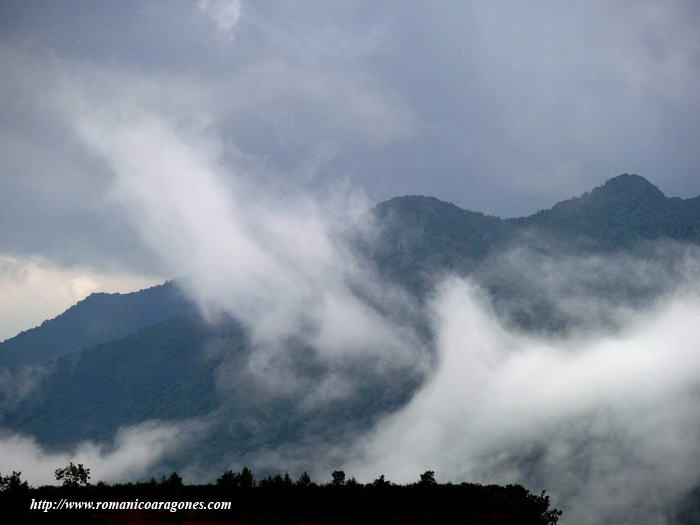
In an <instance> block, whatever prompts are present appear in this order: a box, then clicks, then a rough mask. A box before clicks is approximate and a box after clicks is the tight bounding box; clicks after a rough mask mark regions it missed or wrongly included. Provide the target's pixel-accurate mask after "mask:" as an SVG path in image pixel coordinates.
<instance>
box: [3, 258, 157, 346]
mask: <svg viewBox="0 0 700 525" xmlns="http://www.w3.org/2000/svg"><path fill="white" fill-rule="evenodd" d="M160 282H162V279H157V278H154V277H145V276H140V275H134V274H130V273H126V272H119V271H114V272H109V271H97V270H94V269H90V268H63V267H61V266H58V265H55V264H52V263H51V262H49V261H47V260H44V259H41V258H36V257H11V256H8V255H0V297H1V298H2V300H0V340H3V339H7V338H9V337H12V336H14V335H16V334H17V333H18V332H20V331H21V330H27V329H29V328H33V327H34V326H37V325H38V324H40V323H41V322H42V321H44V320H46V319H50V318H52V317H55V316H57V315H58V314H60V313H62V312H63V311H65V310H66V309H67V308H68V307H70V306H72V305H74V304H75V303H77V302H78V301H80V300H81V299H84V298H85V297H87V296H88V295H90V294H91V293H93V292H111V293H114V292H132V291H134V290H139V289H141V288H147V287H149V286H153V285H155V284H158V283H160Z"/></svg>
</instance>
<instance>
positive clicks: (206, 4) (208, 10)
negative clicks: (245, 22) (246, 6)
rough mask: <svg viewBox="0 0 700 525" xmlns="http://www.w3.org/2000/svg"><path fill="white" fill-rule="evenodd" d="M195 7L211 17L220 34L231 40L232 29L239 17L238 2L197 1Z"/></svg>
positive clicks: (230, 0) (231, 0) (239, 7)
mask: <svg viewBox="0 0 700 525" xmlns="http://www.w3.org/2000/svg"><path fill="white" fill-rule="evenodd" d="M197 6H198V7H199V9H200V11H202V12H203V13H205V14H206V15H208V16H210V17H211V19H212V21H213V22H214V24H215V25H216V27H217V29H218V30H219V31H220V32H221V33H223V34H225V35H226V36H228V37H229V38H233V35H234V29H235V27H236V25H237V24H238V20H239V18H240V17H241V2H240V0H199V2H198V3H197Z"/></svg>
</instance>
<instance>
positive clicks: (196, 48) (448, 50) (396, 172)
mask: <svg viewBox="0 0 700 525" xmlns="http://www.w3.org/2000/svg"><path fill="white" fill-rule="evenodd" d="M0 10H1V11H0V45H2V53H0V58H1V59H2V60H3V70H4V72H5V74H4V75H3V80H2V82H1V84H0V86H1V89H2V92H3V97H2V102H0V113H1V114H2V117H3V124H2V129H1V130H0V133H1V134H2V146H3V150H4V151H3V156H4V158H5V162H4V166H3V171H2V175H1V176H2V179H3V192H2V196H0V199H1V200H2V202H1V204H2V206H0V209H2V210H3V212H2V213H3V216H2V219H3V220H2V221H1V222H0V224H2V226H1V228H2V231H1V233H0V235H1V236H2V239H3V250H4V251H6V252H12V253H40V254H42V255H46V256H49V257H51V258H52V259H57V260H62V261H66V262H68V263H71V262H74V261H75V260H76V259H77V258H78V256H76V255H75V254H77V253H79V254H80V255H79V258H80V259H81V260H83V261H85V259H86V258H89V259H91V260H93V261H94V263H95V264H107V263H108V262H109V263H110V264H115V265H122V266H128V267H131V268H133V269H136V270H139V271H141V270H143V269H144V268H146V267H147V266H148V265H149V264H150V265H152V264H154V262H153V261H152V260H151V259H149V256H148V255H144V254H145V253H146V250H145V249H144V247H143V246H142V245H141V244H140V242H139V241H138V240H137V238H136V237H135V235H134V232H133V229H132V227H131V226H130V225H129V224H128V223H127V222H125V221H124V220H123V215H124V213H123V211H124V210H123V209H122V207H123V203H122V204H121V205H120V204H118V203H114V202H112V201H110V200H109V198H108V194H109V187H110V183H111V173H110V172H109V169H107V168H106V167H105V166H104V165H102V164H101V163H100V162H99V161H97V160H95V159H94V158H93V156H92V154H91V153H90V152H89V151H85V148H84V147H83V146H81V145H80V144H76V143H75V141H74V138H73V137H72V136H71V131H70V130H69V129H66V126H65V123H64V122H60V119H57V117H56V116H55V115H54V114H53V113H52V111H51V109H50V108H49V107H47V105H46V104H45V102H46V100H47V99H49V98H50V97H51V94H52V92H53V91H54V87H55V83H56V82H57V80H56V76H57V75H59V76H60V75H61V74H64V75H66V74H68V75H70V76H73V77H74V78H73V81H74V82H75V83H76V84H84V85H88V86H89V85H90V84H91V83H92V76H93V75H94V74H101V73H104V72H111V73H112V74H113V76H114V78H116V79H119V78H120V72H126V73H125V74H124V75H123V76H122V78H123V79H126V78H131V77H136V78H146V79H147V81H149V82H151V83H152V84H154V85H155V86H157V87H156V88H154V89H160V90H161V91H162V92H163V93H164V94H166V93H167V92H168V91H169V90H170V89H171V86H173V85H178V84H179V83H181V82H182V81H186V82H190V83H192V84H197V85H199V88H198V89H202V90H204V91H207V95H206V97H205V98H206V103H205V104H202V106H201V107H200V106H197V104H191V105H188V106H187V111H189V112H190V113H201V114H202V115H204V116H205V117H206V118H207V119H209V120H210V122H209V128H208V130H209V132H210V133H212V134H215V135H216V136H217V137H218V140H220V142H221V149H222V153H221V155H222V158H223V159H224V161H225V162H227V163H228V164H229V167H230V168H235V169H237V170H238V171H244V172H245V176H247V177H250V178H253V179H255V178H257V179H263V180H265V181H267V182H268V183H271V186H272V187H273V188H274V187H280V186H283V185H291V186H297V187H302V188H304V189H305V190H309V191H315V190H316V189H317V188H318V187H327V186H328V185H332V184H335V183H337V182H338V181H345V180H349V181H351V183H352V184H354V185H356V186H358V187H361V188H364V189H365V190H366V191H367V193H368V194H369V196H370V200H372V201H377V200H381V199H384V198H388V197H391V196H394V195H398V194H408V193H420V194H432V195H436V196H438V197H440V198H443V199H447V200H450V201H453V202H456V203H457V204H459V205H462V206H464V207H467V208H470V209H476V210H480V211H484V212H487V213H492V214H498V215H505V216H512V215H521V214H526V213H531V212H533V211H535V210H536V209H539V208H543V207H546V206H549V205H551V204H552V203H553V202H555V201H556V200H558V199H561V198H566V197H569V196H571V195H573V194H578V193H581V192H583V191H585V190H587V189H590V187H592V186H594V185H596V184H599V183H600V182H602V181H603V180H605V179H607V178H609V177H611V176H614V175H616V174H618V173H620V172H637V173H640V174H642V175H645V176H647V177H648V178H649V179H651V180H652V181H654V182H655V183H656V184H658V185H659V186H660V187H661V189H662V190H664V191H665V192H666V193H667V194H669V195H680V196H693V195H695V194H697V193H698V191H699V189H700V188H699V187H698V185H697V182H696V180H697V172H698V166H699V165H700V154H698V153H697V151H698V149H697V147H695V141H696V137H697V136H698V134H699V132H700V100H699V97H698V96H697V94H696V92H697V89H695V87H696V86H697V85H698V84H699V82H698V81H699V80H700V60H699V58H698V57H699V56H700V55H699V45H700V37H699V36H698V34H697V31H695V28H696V27H697V21H698V20H699V19H700V16H699V9H698V8H697V7H696V5H695V3H693V2H689V1H674V2H671V1H663V2H652V1H642V2H615V3H613V2H601V1H595V2H573V3H572V2H569V3H566V4H563V3H560V2H540V3H537V4H525V3H522V2H498V3H494V2H485V1H477V2H438V3H426V2H384V3H376V2H352V3H350V2H347V3H345V2H343V3H335V2H334V3H329V2H305V3H301V4H300V3H291V2H275V3H269V4H266V3H257V2H256V3H253V2H240V3H239V2H225V1H219V2H213V1H212V2H199V3H197V2H148V3H143V2H119V3H114V2H81V1H69V2H60V3H57V2H35V3H26V2H12V1H8V2H3V4H2V7H0ZM32 61H34V63H33V65H28V64H29V63H31V62H32ZM8 62H9V64H8ZM77 64H80V68H78V67H77V66H76V65H77ZM81 68H82V69H81ZM66 71H69V73H66ZM96 72H100V73H96ZM80 75H85V78H81V77H80ZM117 84H119V82H118V80H117ZM158 86H159V87H158ZM100 89H103V88H102V87H100V86H97V87H95V88H94V89H93V91H95V90H97V91H96V93H95V96H99V95H102V102H103V103H104V104H106V105H109V104H111V103H112V102H113V100H112V99H113V97H114V96H115V93H113V92H109V90H104V91H103V92H102V93H100V92H99V90H100ZM132 90H137V88H134V87H132V86H130V85H129V84H128V82H127V81H126V80H124V81H123V82H122V83H121V85H120V86H119V90H117V94H118V95H119V96H129V94H130V91H132ZM136 96H138V95H136ZM165 96H166V97H167V96H168V95H167V94H166V95H165ZM171 98H176V96H173V95H171ZM172 105H173V108H171V109H170V110H169V111H171V112H172V111H178V108H176V106H177V103H176V102H173V104H172ZM154 155H157V152H154ZM269 188H270V185H269V184H268V185H267V186H266V188H265V191H268V190H269ZM272 191H274V190H272ZM68 232H70V234H68Z"/></svg>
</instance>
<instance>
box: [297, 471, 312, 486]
mask: <svg viewBox="0 0 700 525" xmlns="http://www.w3.org/2000/svg"><path fill="white" fill-rule="evenodd" d="M296 484H297V486H299V487H308V486H309V485H311V477H310V476H309V475H308V474H307V473H306V471H304V472H302V473H301V476H299V479H298V480H297V483H296Z"/></svg>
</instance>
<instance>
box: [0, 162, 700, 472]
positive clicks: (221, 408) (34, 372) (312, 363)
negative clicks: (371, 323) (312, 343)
mask: <svg viewBox="0 0 700 525" xmlns="http://www.w3.org/2000/svg"><path fill="white" fill-rule="evenodd" d="M370 217H371V219H372V221H373V222H374V224H375V225H376V226H377V228H376V231H377V232H378V233H377V234H376V236H374V237H371V238H369V237H362V236H360V235H359V234H356V235H354V236H353V239H354V242H355V243H356V246H357V248H358V250H359V251H360V252H361V253H363V254H364V255H366V256H367V258H368V259H369V260H370V261H372V263H373V264H374V265H375V267H376V269H377V272H378V274H379V275H380V276H381V277H382V278H383V279H385V280H390V281H393V282H395V283H398V284H400V285H402V286H404V287H405V288H406V289H408V290H410V291H413V292H414V293H415V294H416V297H418V298H419V299H420V298H422V297H424V296H425V294H426V293H429V292H430V290H431V286H432V285H433V283H434V282H435V280H436V276H440V275H443V274H447V273H457V274H461V275H471V276H472V277H473V278H474V279H476V280H477V281H478V282H479V283H480V284H481V285H482V286H483V287H484V288H485V289H486V290H487V291H488V292H489V293H490V294H491V296H492V299H493V301H494V305H495V306H494V307H495V309H496V311H497V312H498V313H499V314H501V315H502V316H503V317H504V319H507V320H509V321H512V322H514V323H517V324H518V325H519V326H520V327H522V328H525V329H528V330H562V329H565V328H566V326H567V325H566V323H570V322H571V320H570V314H568V313H567V314H566V315H564V314H562V313H561V312H560V311H558V310H557V309H556V305H555V304H554V303H553V302H552V300H551V298H549V297H547V296H546V294H542V293H541V289H540V287H539V283H538V281H537V278H532V279H529V280H528V276H527V275H526V273H527V272H525V271H524V270H523V269H524V268H526V261H525V258H524V256H523V255H522V247H523V246H525V247H526V248H527V249H528V250H530V251H531V252H532V254H534V255H532V254H530V255H528V256H529V257H531V258H532V260H533V261H534V262H532V261H531V262H529V263H527V264H529V266H527V268H529V269H532V270H528V271H541V272H544V273H543V274H542V275H545V276H546V272H547V268H542V269H540V268H538V264H539V261H540V260H539V259H538V258H537V257H539V254H541V253H545V254H546V255H547V256H553V255H557V254H568V255H571V254H574V255H577V256H578V255H585V256H589V255H591V254H600V253H630V252H635V253H637V252H643V249H642V248H643V247H644V246H646V245H647V244H648V243H654V242H656V241H662V240H663V241H665V242H666V241H669V242H673V243H679V244H683V245H688V244H698V242H699V241H700V234H699V232H700V197H697V198H694V199H679V198H668V197H666V196H664V194H663V193H662V192H661V191H660V190H659V189H658V188H656V187H655V186H654V185H653V184H651V183H650V182H648V181H647V180H646V179H644V178H642V177H639V176H636V175H621V176H619V177H615V178H613V179H611V180H609V181H608V182H606V183H605V184H604V185H602V186H600V187H598V188H595V189H593V190H592V191H590V192H588V193H585V194H584V195H582V196H580V197H577V198H573V199H569V200H566V201H563V202H560V203H558V204H556V205H554V206H553V207H552V208H550V209H548V210H544V211H540V212H538V213H536V214H534V215H531V216H529V217H524V218H518V219H501V218H498V217H492V216H488V215H484V214H481V213H476V212H471V211H467V210H463V209H461V208H459V207H457V206H455V205H453V204H450V203H447V202H443V201H440V200H438V199H435V198H432V197H422V196H408V197H398V198H395V199H391V200H389V201H386V202H383V203H381V204H379V205H377V206H376V207H375V208H374V209H373V210H371V211H370ZM514 249H518V250H520V251H519V252H517V257H509V256H505V255H507V254H509V253H511V252H509V250H510V251H512V250H514ZM528 253H529V252H528ZM649 253H652V252H649ZM504 254H505V255H504ZM642 255H643V256H645V257H663V258H664V260H663V264H661V265H659V267H660V268H661V271H663V272H668V268H670V267H671V264H672V263H673V260H674V258H675V255H674V252H673V251H670V250H666V249H664V250H660V251H657V252H653V255H648V254H646V255H645V254H644V253H642ZM504 261H505V262H504ZM668 261H671V262H670V263H669V262H668ZM538 275H539V274H538ZM601 282H602V283H603V286H601V285H600V284H599V283H591V286H593V287H595V286H598V287H599V288H600V289H595V290H594V291H595V294H596V297H601V298H603V299H604V298H605V294H609V295H610V297H611V300H614V301H621V302H623V303H625V302H627V303H629V302H633V301H637V300H640V298H642V299H643V298H645V297H647V296H653V295H654V294H655V293H657V292H658V290H656V289H655V288H653V287H652V284H653V283H652V284H650V283H648V282H646V281H645V280H639V282H637V281H635V280H632V281H624V282H623V281H621V280H619V279H617V277H616V276H613V277H612V278H610V277H609V278H608V280H606V281H601ZM564 292H567V290H566V289H564ZM625 304H626V303H625ZM604 314H605V312H604V311H603V312H602V313H601V314H600V315H601V318H602V319H604V317H605V315H604ZM567 316H568V317H567ZM596 322H597V319H596ZM251 352H253V348H252V346H251V344H250V342H249V340H248V335H247V333H246V331H245V329H244V328H243V327H242V326H241V325H240V324H239V323H237V322H236V320H235V319H228V320H223V321H221V322H219V323H218V324H216V325H211V324H208V323H205V322H204V321H203V320H202V319H200V317H199V315H198V313H197V311H196V308H195V306H194V305H193V304H192V303H191V302H190V301H189V300H188V299H187V298H185V297H184V296H183V295H182V294H181V292H180V291H179V289H178V287H177V284H176V283H173V282H168V283H165V284H163V285H161V286H157V287H154V288H150V289H147V290H141V291H138V292H134V293H131V294H93V295H91V296H89V297H88V298H87V299H85V300H83V301H81V302H80V303H78V304H77V305H75V306H73V307H71V308H70V309H68V310H67V311H66V312H64V313H63V314H61V315H59V316H58V317H56V318H55V319H52V320H50V321H46V322H44V323H42V325H41V326H39V327H36V328H33V329H31V330H27V331H26V332H22V333H21V334H19V335H17V336H16V337H14V338H12V339H9V340H7V341H5V342H2V343H0V383H1V382H2V381H6V382H7V381H9V380H13V381H14V382H15V383H16V384H19V383H20V382H21V380H22V378H25V379H26V378H33V380H34V383H31V384H30V386H27V387H26V388H23V389H17V390H16V391H13V390H12V389H10V388H9V387H5V388H0V427H4V428H7V429H13V430H16V431H19V432H22V433H26V434H31V435H34V436H36V437H37V439H38V440H39V442H40V443H42V444H44V445H50V446H53V447H61V446H67V445H68V444H70V443H74V442H76V441H79V440H84V439H93V440H107V439H109V438H110V437H111V436H113V435H114V432H115V431H116V430H117V429H118V428H119V427H121V426H128V425H134V424H137V423H139V422H141V421H144V420H148V419H161V420H176V421H177V420H183V419H188V418H202V417H205V418H208V419H209V424H211V425H212V428H213V429H214V430H213V431H212V432H210V433H209V434H208V437H207V438H206V442H205V443H202V444H201V446H200V447H199V448H198V449H190V450H188V452H187V454H188V457H189V459H192V458H200V459H201V460H202V461H207V459H206V458H209V461H213V460H216V461H219V460H221V458H233V459H231V462H232V463H234V462H235V461H241V458H246V457H251V455H254V453H255V451H256V450H259V449H260V448H261V447H262V448H265V447H266V448H267V449H272V450H274V449H275V448H276V447H284V446H286V445H290V444H295V443H296V444H299V443H307V442H308V441H309V439H310V436H313V438H314V439H315V440H317V441H314V443H316V442H325V443H334V444H336V445H337V446H340V444H342V443H343V442H344V441H343V440H345V439H349V438H350V437H351V436H352V434H353V432H355V433H356V432H358V431H360V430H362V429H367V428H370V427H371V425H372V424H373V423H374V422H375V421H376V420H377V418H379V417H380V416H381V415H382V414H385V413H387V412H391V411H393V410H395V409H396V408H397V407H400V406H402V405H403V404H405V403H406V402H407V400H409V399H410V398H411V395H412V394H413V392H415V390H416V388H418V386H419V385H420V382H421V377H419V376H417V375H415V373H414V374H413V375H412V374H411V373H409V372H406V373H396V374H393V375H388V374H386V373H385V371H383V370H372V369H365V368H363V369H358V370H356V371H352V373H353V374H354V376H353V380H354V381H355V382H356V385H357V388H356V390H355V391H354V394H353V395H352V396H349V397H347V398H340V399H338V400H337V401H332V402H329V403H328V404H326V405H324V406H323V407H321V408H314V409H309V408H308V407H305V406H304V405H303V403H302V402H301V400H302V399H303V392H301V393H299V392H295V393H292V394H289V395H288V396H286V397H285V396H279V395H275V394H274V393H271V392H269V391H266V390H265V388H264V387H263V386H260V385H258V384H257V383H256V382H255V379H256V378H255V377H254V376H253V375H251V373H250V371H249V368H248V357H249V356H250V354H251ZM287 354H288V355H289V356H290V357H289V360H290V362H289V363H286V364H285V366H288V367H289V368H290V369H291V370H292V371H293V373H294V375H295V381H296V382H298V384H301V385H318V384H320V383H321V382H322V381H323V380H324V378H327V377H328V376H327V374H328V370H327V368H325V367H326V366H327V365H326V364H325V363H323V362H320V361H317V360H315V359H314V353H313V352H311V351H310V350H309V349H308V348H304V346H303V345H301V344H300V343H299V342H295V341H290V342H289V352H287ZM8 378H9V379H8ZM25 383H26V382H25ZM8 384H14V383H12V381H9V383H8ZM27 384H29V383H27ZM0 386H2V384H0ZM222 392H225V395H222ZM307 446H308V443H307ZM212 457H213V458H214V459H213V460H212V459H211V458H212Z"/></svg>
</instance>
